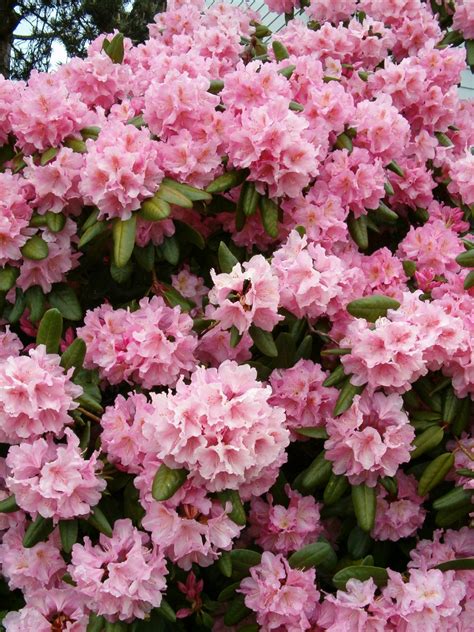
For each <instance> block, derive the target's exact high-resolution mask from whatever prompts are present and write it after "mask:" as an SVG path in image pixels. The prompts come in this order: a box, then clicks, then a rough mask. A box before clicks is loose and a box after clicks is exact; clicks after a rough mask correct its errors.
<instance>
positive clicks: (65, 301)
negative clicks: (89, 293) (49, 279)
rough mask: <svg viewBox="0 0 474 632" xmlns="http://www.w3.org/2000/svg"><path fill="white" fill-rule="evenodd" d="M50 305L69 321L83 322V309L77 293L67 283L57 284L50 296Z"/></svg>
mask: <svg viewBox="0 0 474 632" xmlns="http://www.w3.org/2000/svg"><path fill="white" fill-rule="evenodd" d="M48 302H49V303H50V305H52V306H53V307H55V308H56V309H58V310H59V311H60V312H61V314H62V315H63V316H64V318H66V319H67V320H81V318H82V307H81V304H80V303H79V300H78V298H77V296H76V293H75V292H74V290H73V289H72V287H70V286H69V285H67V284H66V283H56V284H55V285H54V286H53V289H52V291H51V292H50V293H49V294H48Z"/></svg>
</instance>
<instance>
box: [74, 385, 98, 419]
mask: <svg viewBox="0 0 474 632" xmlns="http://www.w3.org/2000/svg"><path fill="white" fill-rule="evenodd" d="M83 388H85V387H83ZM76 401H77V402H78V404H79V405H80V406H82V408H85V409H86V410H90V411H91V412H92V413H95V414H97V415H100V414H102V413H103V412H104V409H103V408H102V406H101V405H100V402H98V401H97V399H96V398H95V397H92V396H91V395H90V394H89V393H87V392H86V391H85V392H84V393H83V394H82V395H81V396H80V397H78V398H77V400H76Z"/></svg>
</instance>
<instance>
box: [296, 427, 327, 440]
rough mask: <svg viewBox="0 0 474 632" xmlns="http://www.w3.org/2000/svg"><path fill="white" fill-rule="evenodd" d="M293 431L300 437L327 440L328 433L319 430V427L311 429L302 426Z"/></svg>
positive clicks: (321, 429) (322, 429)
mask: <svg viewBox="0 0 474 632" xmlns="http://www.w3.org/2000/svg"><path fill="white" fill-rule="evenodd" d="M294 431H295V432H297V433H298V434H300V435H303V436H304V437H311V439H327V438H328V433H327V432H326V430H325V429H324V428H321V427H320V426H317V427H312V428H310V427H305V426H303V427H301V428H294Z"/></svg>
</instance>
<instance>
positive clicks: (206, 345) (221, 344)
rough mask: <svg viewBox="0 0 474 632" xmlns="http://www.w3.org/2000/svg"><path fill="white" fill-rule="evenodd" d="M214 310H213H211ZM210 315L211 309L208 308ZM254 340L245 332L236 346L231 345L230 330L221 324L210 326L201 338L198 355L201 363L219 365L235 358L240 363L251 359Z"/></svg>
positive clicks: (207, 311)
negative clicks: (223, 327)
mask: <svg viewBox="0 0 474 632" xmlns="http://www.w3.org/2000/svg"><path fill="white" fill-rule="evenodd" d="M211 311H212V310H211ZM206 315H209V310H206ZM252 345H253V340H252V338H251V337H250V334H248V333H245V334H244V335H243V336H242V338H241V339H240V341H239V343H238V344H237V345H236V346H235V347H231V346H230V331H229V330H224V329H222V327H221V325H220V324H217V325H215V326H213V327H212V326H210V329H209V330H208V331H206V332H205V333H204V334H203V335H201V337H200V338H199V342H198V346H197V349H196V357H197V359H198V360H199V362H200V363H201V364H206V365H209V366H213V367H216V368H217V367H218V366H219V365H220V364H222V362H224V360H235V361H236V362H238V363H239V364H241V363H242V362H245V361H246V360H250V358H251V357H252V354H251V353H250V347H251V346H252Z"/></svg>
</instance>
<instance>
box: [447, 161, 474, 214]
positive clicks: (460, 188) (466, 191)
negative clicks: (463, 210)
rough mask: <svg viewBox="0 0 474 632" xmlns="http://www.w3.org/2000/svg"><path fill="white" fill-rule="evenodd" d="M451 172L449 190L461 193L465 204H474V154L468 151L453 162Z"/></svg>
mask: <svg viewBox="0 0 474 632" xmlns="http://www.w3.org/2000/svg"><path fill="white" fill-rule="evenodd" d="M449 173H450V176H451V182H450V184H449V185H448V189H449V191H450V192H451V193H455V194H456V193H457V194H458V195H460V196H461V199H462V201H463V202H464V204H467V205H470V204H474V184H473V181H474V155H473V154H471V152H466V153H465V155H464V156H463V157H462V158H460V159H459V160H456V161H453V162H451V165H450V171H449Z"/></svg>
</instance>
